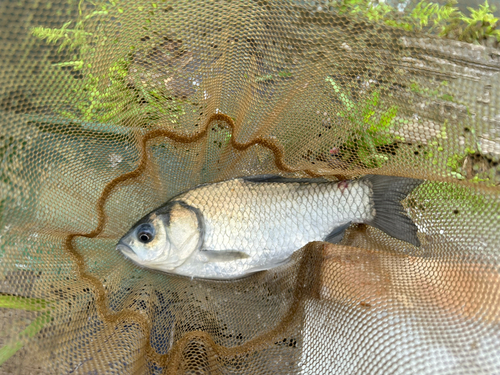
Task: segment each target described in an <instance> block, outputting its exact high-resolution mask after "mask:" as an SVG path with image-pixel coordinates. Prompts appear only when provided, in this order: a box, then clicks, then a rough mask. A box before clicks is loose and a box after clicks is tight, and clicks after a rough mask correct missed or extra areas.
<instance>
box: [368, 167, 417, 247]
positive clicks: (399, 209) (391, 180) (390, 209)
mask: <svg viewBox="0 0 500 375" xmlns="http://www.w3.org/2000/svg"><path fill="white" fill-rule="evenodd" d="M362 180H365V181H367V182H368V183H369V184H370V185H371V188H372V192H373V196H372V201H373V204H374V208H375V217H374V219H373V220H372V221H371V222H367V224H369V225H371V226H373V227H375V228H378V229H380V230H381V231H383V232H385V233H387V234H388V235H390V236H392V237H394V238H396V239H398V240H401V241H406V242H408V243H410V244H412V245H414V246H417V247H419V246H420V241H419V239H418V237H417V231H418V228H417V226H416V225H415V223H414V222H413V220H412V219H410V218H409V217H408V216H407V214H406V212H405V210H404V208H403V205H402V204H401V201H402V200H404V199H405V198H406V197H407V196H408V194H410V193H411V192H412V191H413V190H414V189H415V188H416V187H417V186H419V185H420V184H422V183H423V182H424V180H417V179H414V178H405V177H394V176H378V175H367V176H365V177H363V178H362Z"/></svg>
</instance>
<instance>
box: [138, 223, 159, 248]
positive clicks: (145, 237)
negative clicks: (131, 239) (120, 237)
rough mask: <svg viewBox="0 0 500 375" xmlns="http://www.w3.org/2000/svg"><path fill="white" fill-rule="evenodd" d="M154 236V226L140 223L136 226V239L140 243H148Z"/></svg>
mask: <svg viewBox="0 0 500 375" xmlns="http://www.w3.org/2000/svg"><path fill="white" fill-rule="evenodd" d="M154 238H155V233H154V228H153V226H152V225H151V224H142V225H141V226H139V228H137V239H138V240H139V241H140V242H142V243H148V242H151V241H153V239H154Z"/></svg>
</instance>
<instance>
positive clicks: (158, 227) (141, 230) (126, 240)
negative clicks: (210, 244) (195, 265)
mask: <svg viewBox="0 0 500 375" xmlns="http://www.w3.org/2000/svg"><path fill="white" fill-rule="evenodd" d="M201 223H202V222H201V218H200V217H199V214H198V212H197V211H195V210H194V209H193V208H192V207H189V206H187V205H185V204H183V203H182V202H173V203H171V204H168V205H167V206H165V207H163V208H160V209H158V210H157V211H155V212H153V213H151V214H149V215H146V216H145V217H144V218H143V219H141V220H139V222H137V224H136V225H134V226H133V227H132V229H131V230H130V231H129V232H128V233H127V234H125V236H123V237H122V238H121V240H120V241H119V242H118V245H117V247H116V248H117V250H119V251H121V252H122V253H123V254H124V255H125V256H126V257H128V258H130V259H131V260H132V261H134V262H135V263H137V264H139V265H141V266H145V267H148V268H154V269H158V270H162V271H167V272H168V271H173V270H174V269H175V268H176V267H178V266H180V265H181V264H182V263H184V261H185V260H186V259H187V258H188V257H189V256H190V255H191V254H192V253H193V252H194V251H195V250H197V249H199V248H200V247H201V242H202V235H203V231H202V225H201Z"/></svg>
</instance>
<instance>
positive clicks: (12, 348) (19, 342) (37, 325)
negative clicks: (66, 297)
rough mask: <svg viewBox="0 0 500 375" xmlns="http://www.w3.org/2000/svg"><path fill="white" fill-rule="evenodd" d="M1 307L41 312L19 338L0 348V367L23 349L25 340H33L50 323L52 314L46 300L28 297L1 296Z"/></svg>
mask: <svg viewBox="0 0 500 375" xmlns="http://www.w3.org/2000/svg"><path fill="white" fill-rule="evenodd" d="M0 307H1V308H7V309H17V310H24V311H35V312H41V314H40V315H38V316H37V317H36V318H35V319H34V320H33V321H32V322H31V323H30V324H29V325H28V327H26V328H25V329H24V330H23V331H21V332H20V333H19V334H18V335H17V338H15V339H11V340H10V341H9V342H8V343H7V344H6V345H4V346H3V347H2V348H0V366H1V365H2V364H3V363H4V362H5V361H7V360H8V359H9V358H11V357H12V356H13V355H14V354H16V353H17V351H18V350H19V349H21V348H22V347H23V346H24V344H25V342H24V341H23V338H26V337H27V338H32V337H34V336H35V335H36V334H37V333H38V332H40V331H41V329H42V328H43V327H44V326H45V325H46V324H47V323H49V322H50V313H49V311H47V309H48V304H47V302H46V301H45V300H42V299H36V298H27V297H17V296H8V295H0Z"/></svg>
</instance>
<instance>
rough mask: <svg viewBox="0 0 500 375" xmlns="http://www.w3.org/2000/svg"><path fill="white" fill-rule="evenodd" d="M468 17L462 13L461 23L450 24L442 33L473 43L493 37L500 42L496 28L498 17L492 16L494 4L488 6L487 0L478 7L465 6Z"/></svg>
mask: <svg viewBox="0 0 500 375" xmlns="http://www.w3.org/2000/svg"><path fill="white" fill-rule="evenodd" d="M467 9H468V10H469V11H470V13H471V14H470V17H467V16H465V15H463V14H461V16H460V21H462V22H461V23H458V24H455V25H451V26H450V27H448V28H446V29H445V30H443V35H449V36H454V37H456V38H457V39H458V40H462V41H465V42H469V43H473V42H477V41H481V40H483V39H487V38H489V37H494V38H496V40H497V41H498V42H500V30H497V29H496V28H497V26H499V25H498V18H496V17H494V15H493V12H495V11H496V8H495V7H494V6H492V7H490V5H489V4H488V0H486V1H485V2H484V4H483V5H480V6H479V9H473V8H467Z"/></svg>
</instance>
